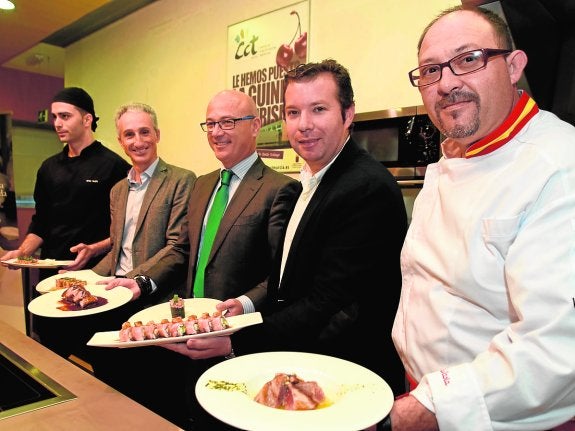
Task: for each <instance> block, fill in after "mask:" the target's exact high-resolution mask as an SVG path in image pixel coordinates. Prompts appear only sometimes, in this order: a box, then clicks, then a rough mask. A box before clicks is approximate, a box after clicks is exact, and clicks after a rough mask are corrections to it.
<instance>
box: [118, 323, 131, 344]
mask: <svg viewBox="0 0 575 431" xmlns="http://www.w3.org/2000/svg"><path fill="white" fill-rule="evenodd" d="M120 341H132V324H131V323H130V322H124V323H122V329H120Z"/></svg>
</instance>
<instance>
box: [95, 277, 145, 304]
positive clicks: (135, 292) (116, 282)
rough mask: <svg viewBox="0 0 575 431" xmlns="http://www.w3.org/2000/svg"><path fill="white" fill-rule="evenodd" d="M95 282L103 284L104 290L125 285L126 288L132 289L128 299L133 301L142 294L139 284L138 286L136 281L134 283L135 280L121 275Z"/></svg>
mask: <svg viewBox="0 0 575 431" xmlns="http://www.w3.org/2000/svg"><path fill="white" fill-rule="evenodd" d="M96 284H105V285H106V287H105V289H106V290H111V289H113V288H115V287H118V286H124V287H127V288H128V289H130V290H131V291H132V299H130V301H135V300H136V299H138V298H139V297H140V295H141V294H142V291H141V290H140V286H138V283H136V280H134V279H133V278H121V277H119V278H112V279H111V280H100V281H97V282H96Z"/></svg>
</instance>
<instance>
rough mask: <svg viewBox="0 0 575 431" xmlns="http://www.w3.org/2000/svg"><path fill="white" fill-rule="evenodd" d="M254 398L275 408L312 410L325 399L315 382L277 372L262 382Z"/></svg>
mask: <svg viewBox="0 0 575 431" xmlns="http://www.w3.org/2000/svg"><path fill="white" fill-rule="evenodd" d="M255 400H256V401H257V402H258V403H260V404H264V405H266V406H268V407H274V408H276V409H284V410H314V409H316V408H318V406H319V405H320V404H321V403H322V402H324V401H325V394H324V392H323V390H322V389H321V388H320V386H319V385H318V384H317V382H306V381H304V380H302V379H300V378H299V377H298V376H297V375H295V374H285V373H277V374H276V375H275V377H274V378H273V379H272V380H270V381H269V382H266V383H265V384H264V386H263V387H262V388H261V389H260V391H259V392H258V394H257V395H256V397H255Z"/></svg>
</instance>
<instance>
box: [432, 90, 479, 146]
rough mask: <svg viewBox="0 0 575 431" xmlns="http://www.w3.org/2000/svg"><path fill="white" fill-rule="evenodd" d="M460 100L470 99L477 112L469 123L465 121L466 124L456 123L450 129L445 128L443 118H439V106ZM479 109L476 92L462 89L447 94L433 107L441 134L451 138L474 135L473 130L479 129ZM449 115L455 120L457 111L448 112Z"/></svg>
mask: <svg viewBox="0 0 575 431" xmlns="http://www.w3.org/2000/svg"><path fill="white" fill-rule="evenodd" d="M460 100H466V101H471V102H473V103H475V106H476V108H477V113H476V115H474V117H473V118H472V119H471V121H470V122H469V123H467V124H456V125H455V126H453V127H452V128H451V129H447V128H446V126H445V124H444V122H443V120H442V119H441V115H440V111H441V108H442V107H443V105H445V104H452V103H455V102H458V101H460ZM480 109H481V107H480V105H479V97H478V96H477V95H476V94H474V93H470V92H464V91H458V92H453V93H450V94H449V96H447V97H445V98H443V99H441V100H440V101H439V102H438V103H437V105H436V107H435V110H436V115H437V118H438V120H439V129H440V130H441V133H443V135H445V136H446V137H448V138H452V139H462V138H468V137H469V136H472V135H474V134H475V132H477V130H478V129H479V111H480ZM450 115H451V116H452V118H453V119H454V120H456V119H457V117H458V114H457V113H454V114H450Z"/></svg>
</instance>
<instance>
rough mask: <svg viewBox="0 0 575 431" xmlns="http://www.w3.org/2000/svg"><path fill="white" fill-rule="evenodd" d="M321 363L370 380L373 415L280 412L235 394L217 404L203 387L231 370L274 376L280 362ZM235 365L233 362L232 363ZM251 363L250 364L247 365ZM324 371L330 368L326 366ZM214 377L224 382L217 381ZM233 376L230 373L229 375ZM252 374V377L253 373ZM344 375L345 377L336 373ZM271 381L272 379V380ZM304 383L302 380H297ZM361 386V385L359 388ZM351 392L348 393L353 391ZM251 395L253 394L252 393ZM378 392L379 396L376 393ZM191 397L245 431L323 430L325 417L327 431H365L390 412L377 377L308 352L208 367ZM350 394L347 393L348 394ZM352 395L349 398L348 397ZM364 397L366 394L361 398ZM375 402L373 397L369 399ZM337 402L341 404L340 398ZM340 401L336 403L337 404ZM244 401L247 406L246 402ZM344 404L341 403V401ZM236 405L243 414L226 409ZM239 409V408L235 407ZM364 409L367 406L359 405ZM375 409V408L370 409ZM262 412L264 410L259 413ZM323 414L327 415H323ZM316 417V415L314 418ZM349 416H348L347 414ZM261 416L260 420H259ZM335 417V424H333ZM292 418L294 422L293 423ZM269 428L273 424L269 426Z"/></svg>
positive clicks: (387, 392) (389, 396)
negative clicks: (373, 393)
mask: <svg viewBox="0 0 575 431" xmlns="http://www.w3.org/2000/svg"><path fill="white" fill-rule="evenodd" d="M317 360H321V361H324V366H325V362H326V361H329V362H327V364H328V365H329V363H330V362H331V363H332V364H335V363H339V364H340V365H341V366H342V367H343V366H346V367H350V366H351V367H353V368H352V369H353V370H355V372H361V373H364V374H365V375H366V376H369V377H370V378H373V379H374V383H376V384H377V385H380V386H381V387H379V388H377V389H378V390H377V391H376V392H377V393H378V395H377V397H378V399H377V411H375V410H374V411H373V413H372V414H371V416H369V417H366V416H365V413H360V414H356V413H357V412H356V411H354V414H353V415H346V413H343V414H340V412H337V414H335V415H333V416H334V417H333V418H331V417H330V416H332V413H333V412H334V410H331V411H330V410H329V409H330V408H331V407H333V406H330V407H326V408H322V409H318V410H308V411H298V412H294V411H286V410H281V409H274V408H271V407H266V406H263V405H261V404H258V403H257V402H256V401H253V400H252V399H251V398H250V396H249V395H247V394H245V393H242V392H239V391H221V393H222V394H223V395H222V396H221V397H219V398H221V399H218V400H217V402H216V400H215V398H216V397H213V396H210V395H209V392H208V391H210V389H206V388H205V387H204V386H205V384H206V383H207V381H208V380H214V379H215V380H226V379H225V377H226V376H229V375H230V374H229V372H230V369H231V368H232V367H234V366H235V367H236V368H238V369H239V370H240V371H239V372H242V373H243V372H245V370H249V369H252V370H254V372H255V371H256V370H257V372H258V373H260V372H262V368H264V367H266V368H268V367H269V368H270V370H268V371H269V372H270V373H271V372H272V369H275V372H283V371H282V370H281V369H278V368H279V367H282V363H283V362H286V363H287V362H289V363H290V364H293V363H298V362H299V363H301V362H302V361H303V362H304V364H305V362H306V361H310V362H313V361H317ZM234 361H236V362H234ZM250 361H251V364H249V366H248V363H249V362H250ZM327 368H330V367H329V366H328V367H327ZM319 372H323V371H321V370H316V373H319ZM218 373H220V375H221V376H223V377H224V378H220V379H218V378H217V377H218ZM232 374H233V373H232ZM253 374H254V373H253ZM340 374H342V375H345V374H346V373H344V372H342V373H340ZM272 377H273V376H272ZM301 377H302V378H304V379H305V376H301ZM335 377H337V379H341V378H342V376H341V375H338V376H334V378H335ZM249 379H250V377H249V376H246V378H245V381H249ZM351 383H352V382H348V383H345V377H344V381H343V382H342V385H344V384H345V385H347V384H351ZM360 386H361V385H360ZM354 390H355V389H352V390H351V391H354ZM252 392H253V391H252ZM380 392H381V393H380ZM195 393H196V398H197V400H198V402H199V403H200V405H201V406H202V408H203V409H204V410H206V411H207V412H208V413H210V414H211V415H212V416H214V417H216V418H217V419H219V420H221V421H222V422H225V423H227V424H229V425H232V426H234V427H239V428H240V429H244V430H249V431H264V430H265V431H287V430H292V429H298V430H299V431H306V430H309V431H311V430H317V429H318V427H320V428H321V427H322V426H323V427H325V426H326V425H327V424H326V422H325V419H326V415H327V417H328V418H329V419H330V423H329V429H330V430H334V431H335V430H338V429H341V430H349V429H365V428H368V427H370V426H372V425H374V424H375V423H377V422H379V421H381V420H382V419H383V418H385V416H387V415H388V414H389V412H390V411H391V408H392V406H393V401H394V396H393V392H392V390H391V387H390V386H389V385H388V384H387V382H386V381H385V380H384V379H383V378H381V377H380V376H379V375H377V374H376V373H374V372H373V371H371V370H370V369H368V368H366V367H363V366H362V365H359V364H356V363H354V362H350V361H348V360H345V359H341V358H337V357H333V356H327V355H321V354H317V353H309V352H295V351H274V352H263V353H254V354H249V355H243V356H238V357H236V358H234V359H230V360H228V361H223V362H220V363H218V364H216V365H214V366H212V367H210V368H209V369H208V370H207V371H205V372H204V373H203V374H202V375H201V376H200V377H199V378H198V380H197V382H196V385H195ZM350 393H351V392H350ZM347 396H348V395H347V394H346V395H344V396H343V397H347ZM352 396H353V395H350V397H352ZM364 396H367V393H366V394H365V395H364ZM372 399H375V397H372ZM341 400H344V398H342V399H341ZM341 400H340V401H341ZM246 401H248V402H246ZM343 402H345V401H343ZM234 403H235V404H237V405H236V406H235V407H236V410H241V411H242V412H244V414H242V415H234V409H233V408H230V406H233V405H234ZM222 405H225V406H226V409H221V406H222ZM238 405H239V406H238ZM363 405H364V406H367V404H363ZM251 407H253V408H254V410H255V411H254V412H253V414H249V410H246V409H250V408H251ZM374 407H375V405H374ZM263 409H266V410H263ZM326 412H327V413H326ZM226 413H227V415H226ZM258 413H259V415H260V420H259V422H258V417H257V416H258ZM316 413H317V414H316ZM348 413H349V412H348ZM262 416H263V417H262ZM336 416H337V421H336V420H335V419H336V418H335V417H336ZM294 418H295V419H294ZM342 418H345V420H349V421H355V422H354V423H353V424H352V423H350V422H345V420H344V422H342ZM314 419H316V420H318V419H321V420H322V422H321V423H320V422H319V421H318V422H314ZM270 424H274V425H273V426H271V425H270Z"/></svg>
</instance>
